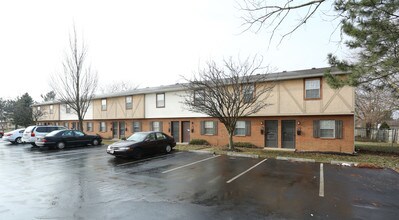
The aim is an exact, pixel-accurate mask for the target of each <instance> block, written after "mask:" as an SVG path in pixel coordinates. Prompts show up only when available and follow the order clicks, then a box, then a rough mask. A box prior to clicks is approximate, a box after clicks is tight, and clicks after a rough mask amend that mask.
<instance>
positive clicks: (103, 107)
mask: <svg viewBox="0 0 399 220" xmlns="http://www.w3.org/2000/svg"><path fill="white" fill-rule="evenodd" d="M101 111H107V99H101Z"/></svg>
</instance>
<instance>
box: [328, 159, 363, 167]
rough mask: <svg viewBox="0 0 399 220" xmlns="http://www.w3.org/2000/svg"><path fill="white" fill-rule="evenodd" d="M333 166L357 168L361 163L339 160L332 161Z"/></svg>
mask: <svg viewBox="0 0 399 220" xmlns="http://www.w3.org/2000/svg"><path fill="white" fill-rule="evenodd" d="M331 164H333V165H339V166H348V167H356V166H357V165H358V164H359V163H355V162H348V161H337V160H332V161H331Z"/></svg>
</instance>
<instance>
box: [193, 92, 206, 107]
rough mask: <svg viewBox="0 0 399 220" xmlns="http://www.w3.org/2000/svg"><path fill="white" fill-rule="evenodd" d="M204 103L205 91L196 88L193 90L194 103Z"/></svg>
mask: <svg viewBox="0 0 399 220" xmlns="http://www.w3.org/2000/svg"><path fill="white" fill-rule="evenodd" d="M204 103H205V91H204V90H196V91H194V105H203V104H204Z"/></svg>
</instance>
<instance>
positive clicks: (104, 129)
mask: <svg viewBox="0 0 399 220" xmlns="http://www.w3.org/2000/svg"><path fill="white" fill-rule="evenodd" d="M100 131H101V132H106V131H107V124H106V123H105V121H102V122H100Z"/></svg>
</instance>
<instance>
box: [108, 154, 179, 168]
mask: <svg viewBox="0 0 399 220" xmlns="http://www.w3.org/2000/svg"><path fill="white" fill-rule="evenodd" d="M181 153H183V152H177V153H173V154H166V155H161V156H157V157H150V158H146V159H142V160H135V161H131V162H126V163H121V164H118V165H116V166H117V167H120V166H125V165H129V164H135V163H140V162H145V161H148V160H153V159H158V158H163V157H167V156H171V155H177V154H181Z"/></svg>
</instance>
